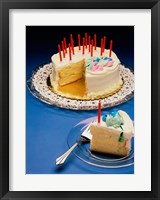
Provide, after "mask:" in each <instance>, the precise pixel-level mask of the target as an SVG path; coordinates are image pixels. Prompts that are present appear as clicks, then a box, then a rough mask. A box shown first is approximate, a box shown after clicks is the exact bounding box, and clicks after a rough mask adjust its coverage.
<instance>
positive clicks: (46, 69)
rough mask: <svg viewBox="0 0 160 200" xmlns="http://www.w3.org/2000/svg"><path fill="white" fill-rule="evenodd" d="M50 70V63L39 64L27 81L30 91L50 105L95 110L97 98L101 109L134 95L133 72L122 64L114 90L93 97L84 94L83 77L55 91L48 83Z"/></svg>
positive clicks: (124, 100) (117, 103) (51, 68)
mask: <svg viewBox="0 0 160 200" xmlns="http://www.w3.org/2000/svg"><path fill="white" fill-rule="evenodd" d="M52 70H53V67H52V63H50V64H45V65H41V66H39V67H38V68H37V69H36V70H35V71H34V72H33V73H32V76H31V77H30V79H29V80H28V81H27V86H28V89H29V90H30V92H31V93H32V94H33V95H34V96H35V97H36V98H38V99H39V100H41V101H43V102H45V103H47V104H50V105H54V106H58V107H61V108H67V109H73V110H95V109H97V105H98V101H99V99H100V100H101V105H102V109H103V108H108V107H113V106H116V105H119V104H121V103H124V102H126V101H128V100H129V99H131V98H132V97H133V95H134V74H133V72H132V70H130V69H129V68H126V67H124V66H123V65H120V75H121V77H122V80H123V84H122V85H120V86H119V87H118V88H117V89H116V90H115V91H114V92H111V93H107V94H104V95H102V96H97V97H96V98H95V99H90V98H88V97H87V96H86V95H85V88H84V80H83V79H80V80H79V81H76V82H74V83H71V84H68V85H66V86H63V87H61V88H59V90H58V91H55V90H54V88H53V87H52V86H51V83H50V74H51V73H52ZM77 91H78V95H77Z"/></svg>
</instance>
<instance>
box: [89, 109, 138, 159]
mask: <svg viewBox="0 0 160 200" xmlns="http://www.w3.org/2000/svg"><path fill="white" fill-rule="evenodd" d="M90 132H91V134H92V140H91V143H90V149H91V151H95V152H100V153H108V154H114V155H118V156H126V155H128V154H129V152H130V150H131V138H132V136H133V134H134V128H133V123H132V120H131V119H130V117H129V116H128V114H127V113H126V112H124V111H122V110H119V111H118V112H111V113H110V114H107V115H104V116H102V117H101V119H100V121H99V122H94V123H92V124H91V126H90Z"/></svg>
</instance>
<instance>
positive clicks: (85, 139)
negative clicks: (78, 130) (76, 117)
mask: <svg viewBox="0 0 160 200" xmlns="http://www.w3.org/2000/svg"><path fill="white" fill-rule="evenodd" d="M91 123H93V121H92V122H91ZM91 123H90V124H89V125H88V126H87V128H86V129H85V130H84V131H83V133H82V134H81V137H80V139H79V140H78V141H77V142H76V143H75V144H74V145H73V146H72V147H70V149H68V151H66V152H65V153H64V154H63V155H61V156H60V157H58V158H57V159H56V165H57V166H58V165H62V164H63V163H64V162H65V161H66V159H67V158H68V156H69V155H70V153H71V152H72V151H73V150H74V149H75V147H76V146H77V145H78V144H79V143H81V142H89V141H90V140H91V139H92V135H91V133H90V131H89V128H90V125H91Z"/></svg>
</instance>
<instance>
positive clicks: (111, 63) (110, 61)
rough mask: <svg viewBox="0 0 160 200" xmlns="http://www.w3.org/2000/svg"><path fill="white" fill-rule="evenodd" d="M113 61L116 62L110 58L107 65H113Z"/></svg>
mask: <svg viewBox="0 0 160 200" xmlns="http://www.w3.org/2000/svg"><path fill="white" fill-rule="evenodd" d="M113 63H114V61H113V60H109V61H108V62H107V64H106V65H105V66H107V67H111V66H112V65H113Z"/></svg>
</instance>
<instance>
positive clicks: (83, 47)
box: [82, 38, 85, 54]
mask: <svg viewBox="0 0 160 200" xmlns="http://www.w3.org/2000/svg"><path fill="white" fill-rule="evenodd" d="M84 45H85V38H83V47H82V54H84V51H85V50H84Z"/></svg>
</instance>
